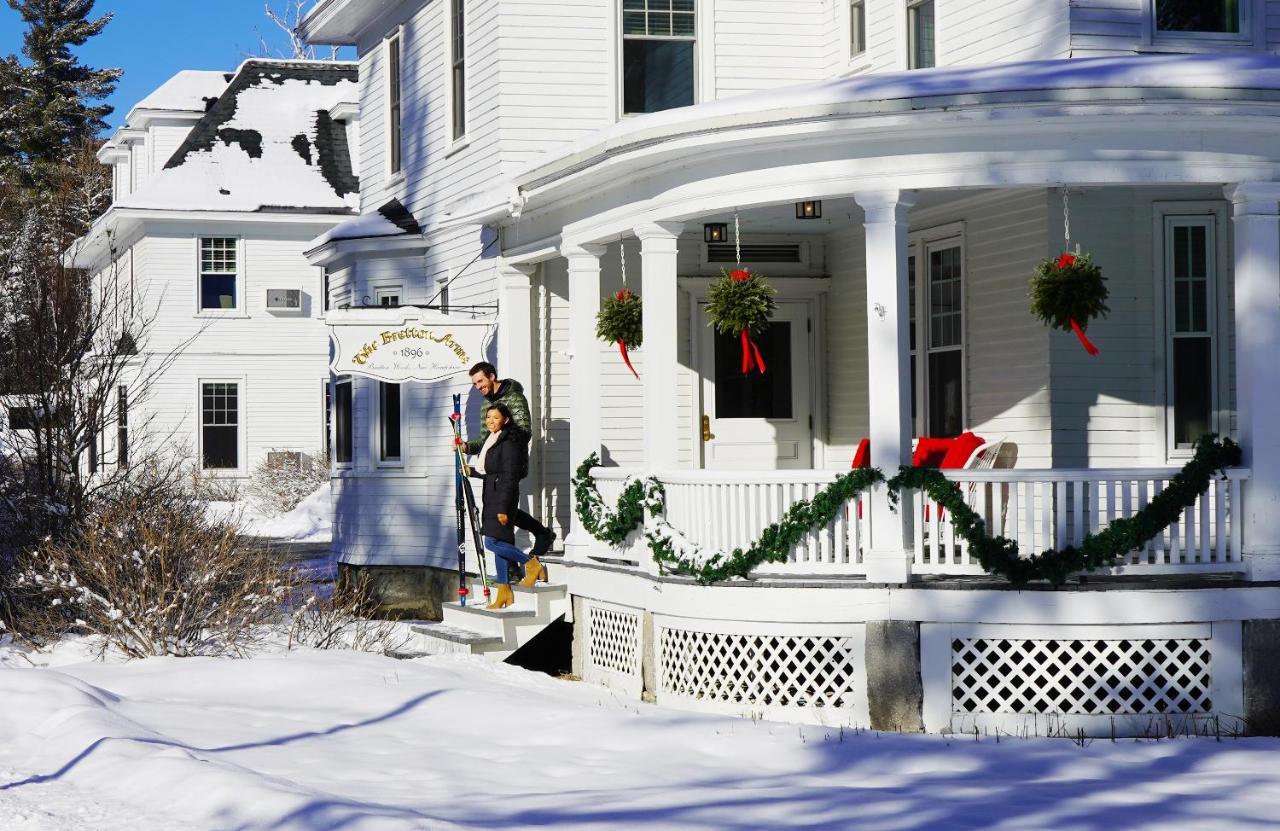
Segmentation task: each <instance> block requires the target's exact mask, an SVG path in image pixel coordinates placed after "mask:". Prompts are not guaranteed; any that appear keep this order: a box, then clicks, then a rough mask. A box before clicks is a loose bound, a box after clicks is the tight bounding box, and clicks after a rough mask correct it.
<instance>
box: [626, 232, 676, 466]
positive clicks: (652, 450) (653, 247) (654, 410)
mask: <svg viewBox="0 0 1280 831" xmlns="http://www.w3.org/2000/svg"><path fill="white" fill-rule="evenodd" d="M683 227H684V226H683V224H682V223H679V222H650V223H646V224H644V225H641V226H640V227H638V228H636V229H635V234H636V236H637V237H639V238H640V260H641V279H642V281H643V282H642V284H641V291H643V295H642V296H643V297H644V346H643V348H644V375H643V377H642V379H641V380H642V381H643V382H644V411H643V412H644V457H645V462H646V463H647V466H648V468H649V469H650V470H653V471H661V470H670V469H671V468H674V467H675V466H676V460H677V452H676V449H677V447H678V444H679V443H678V441H677V439H678V438H679V435H680V419H679V415H678V413H677V409H676V408H677V404H678V402H679V399H678V396H677V391H678V385H677V381H676V379H677V377H678V375H679V372H678V370H679V368H680V367H679V354H678V352H677V344H678V343H679V341H678V339H677V337H676V328H677V327H676V321H677V319H678V315H677V309H676V304H677V299H678V289H677V286H676V276H677V268H676V248H677V246H676V241H677V240H678V239H679V237H680V231H681V230H682V229H683Z"/></svg>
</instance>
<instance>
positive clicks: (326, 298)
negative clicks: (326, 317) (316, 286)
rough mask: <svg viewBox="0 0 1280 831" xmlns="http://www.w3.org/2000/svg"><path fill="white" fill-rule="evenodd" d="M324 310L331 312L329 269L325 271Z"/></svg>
mask: <svg viewBox="0 0 1280 831" xmlns="http://www.w3.org/2000/svg"><path fill="white" fill-rule="evenodd" d="M324 310H325V311H326V312H327V311H329V269H328V268H327V267H326V268H325V269H324Z"/></svg>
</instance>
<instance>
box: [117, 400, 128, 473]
mask: <svg viewBox="0 0 1280 831" xmlns="http://www.w3.org/2000/svg"><path fill="white" fill-rule="evenodd" d="M116 466H117V467H119V468H121V469H123V468H127V467H128V466H129V388H128V387H126V386H124V385H123V384H121V385H120V386H118V387H116Z"/></svg>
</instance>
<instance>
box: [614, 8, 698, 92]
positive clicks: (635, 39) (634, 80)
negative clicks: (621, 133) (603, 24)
mask: <svg viewBox="0 0 1280 831" xmlns="http://www.w3.org/2000/svg"><path fill="white" fill-rule="evenodd" d="M693 4H694V0H622V111H623V112H624V113H654V112H658V111H660V110H669V109H672V108H673V107H687V106H689V105H690V104H692V103H693V99H694V95H693V87H694V31H695V27H694V23H695V21H694V7H693Z"/></svg>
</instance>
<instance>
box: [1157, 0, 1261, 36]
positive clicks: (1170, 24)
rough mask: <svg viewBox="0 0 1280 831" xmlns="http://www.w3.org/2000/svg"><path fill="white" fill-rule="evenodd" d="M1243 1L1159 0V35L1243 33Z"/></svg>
mask: <svg viewBox="0 0 1280 831" xmlns="http://www.w3.org/2000/svg"><path fill="white" fill-rule="evenodd" d="M1243 5H1247V0H1246V2H1245V3H1241V0H1155V18H1156V31H1157V32H1178V33H1184V34H1196V33H1198V34H1204V33H1209V34H1229V35H1237V34H1240V33H1241V31H1242V30H1243V29H1244V27H1243V20H1242V17H1243V9H1242V6H1243Z"/></svg>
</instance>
